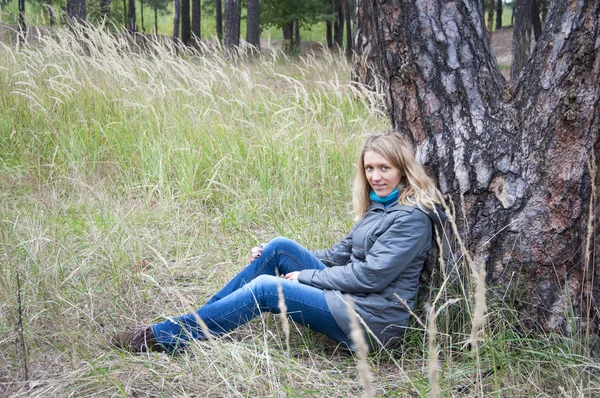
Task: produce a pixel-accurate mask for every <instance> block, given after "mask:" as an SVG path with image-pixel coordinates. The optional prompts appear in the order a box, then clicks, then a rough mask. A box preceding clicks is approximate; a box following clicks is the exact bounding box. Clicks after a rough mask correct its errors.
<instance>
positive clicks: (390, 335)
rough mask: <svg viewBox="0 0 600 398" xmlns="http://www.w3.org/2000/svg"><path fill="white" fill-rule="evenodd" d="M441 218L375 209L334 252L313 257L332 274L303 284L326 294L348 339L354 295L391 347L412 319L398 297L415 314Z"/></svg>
mask: <svg viewBox="0 0 600 398" xmlns="http://www.w3.org/2000/svg"><path fill="white" fill-rule="evenodd" d="M437 213H438V214H435V212H433V211H430V210H428V209H427V208H425V207H423V209H419V208H418V207H414V206H403V205H399V204H395V205H392V206H390V207H388V208H387V209H386V208H385V207H384V206H383V205H382V204H380V203H372V204H371V205H370V206H369V207H368V208H367V211H366V213H365V215H364V217H363V218H362V219H361V220H360V221H358V222H357V223H356V224H355V225H354V227H353V228H352V230H351V231H350V233H349V234H348V236H346V237H345V238H344V239H342V240H341V241H340V242H338V243H337V244H335V246H333V247H332V248H331V249H325V250H315V251H313V254H314V255H315V256H316V257H317V258H319V259H320V260H321V262H322V263H323V264H325V265H326V266H327V268H325V269H323V270H314V269H308V270H303V271H301V272H300V275H299V277H298V281H299V282H300V283H303V284H306V285H310V286H315V287H318V288H320V289H325V290H326V291H325V299H326V300H327V305H328V306H329V310H330V311H331V313H332V315H333V317H334V318H335V320H336V322H337V324H338V325H339V326H340V328H341V329H342V330H343V331H344V332H345V333H346V335H347V336H350V331H351V329H350V318H349V315H348V309H347V305H346V300H345V297H344V296H345V295H346V294H348V295H350V296H351V297H352V300H353V301H354V308H355V309H356V312H357V313H358V315H360V317H361V318H362V320H363V321H364V323H365V324H366V325H367V326H368V328H369V329H370V330H371V332H372V333H373V334H374V335H375V337H376V338H377V339H378V340H379V341H380V342H381V343H382V344H386V343H388V342H389V341H391V340H393V339H394V338H397V337H399V336H400V335H401V334H402V332H403V329H404V326H406V324H407V322H408V319H409V318H410V314H409V312H408V311H407V309H406V308H405V306H404V305H403V304H402V303H401V301H400V300H399V299H398V297H401V298H403V299H404V300H406V302H407V304H408V305H409V306H410V308H411V309H412V308H413V306H414V300H415V296H416V294H417V288H418V286H419V277H420V274H421V270H422V268H423V262H424V261H425V259H426V257H427V254H428V252H429V250H430V249H431V247H432V238H433V235H432V234H433V224H434V223H435V224H440V222H443V220H444V219H445V218H446V216H445V214H444V213H443V212H441V210H439V209H438V210H437ZM440 218H441V219H442V220H440ZM396 295H397V296H398V297H396ZM374 343H375V342H374V341H371V346H372V347H374V346H376V344H374Z"/></svg>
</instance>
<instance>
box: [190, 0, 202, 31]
mask: <svg viewBox="0 0 600 398" xmlns="http://www.w3.org/2000/svg"><path fill="white" fill-rule="evenodd" d="M201 22H202V4H200V0H192V35H193V36H194V37H195V39H196V40H200V37H201V36H200V33H201V32H200V25H201Z"/></svg>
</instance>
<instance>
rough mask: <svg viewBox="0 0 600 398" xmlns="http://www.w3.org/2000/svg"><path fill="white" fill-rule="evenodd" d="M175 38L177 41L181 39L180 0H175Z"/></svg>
mask: <svg viewBox="0 0 600 398" xmlns="http://www.w3.org/2000/svg"><path fill="white" fill-rule="evenodd" d="M173 9H174V10H173V11H174V14H173V40H174V41H175V42H177V41H178V39H179V21H180V19H181V3H180V2H179V0H174V1H173Z"/></svg>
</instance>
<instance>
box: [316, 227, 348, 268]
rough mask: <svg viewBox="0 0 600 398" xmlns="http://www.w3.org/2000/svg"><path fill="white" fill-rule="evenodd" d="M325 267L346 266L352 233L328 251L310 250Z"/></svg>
mask: <svg viewBox="0 0 600 398" xmlns="http://www.w3.org/2000/svg"><path fill="white" fill-rule="evenodd" d="M310 252H311V253H312V254H313V255H314V256H315V257H316V258H318V259H319V260H321V262H322V263H323V264H325V266H327V267H334V266H338V265H346V264H347V263H348V261H350V255H351V253H352V231H350V233H349V234H348V235H346V236H345V237H344V238H343V239H342V240H340V241H339V242H338V243H336V244H335V245H333V247H331V248H329V249H323V250H310Z"/></svg>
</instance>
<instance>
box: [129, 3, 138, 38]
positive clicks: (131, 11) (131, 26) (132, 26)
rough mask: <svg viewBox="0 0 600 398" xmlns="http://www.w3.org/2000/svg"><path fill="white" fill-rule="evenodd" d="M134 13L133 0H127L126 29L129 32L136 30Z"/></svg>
mask: <svg viewBox="0 0 600 398" xmlns="http://www.w3.org/2000/svg"><path fill="white" fill-rule="evenodd" d="M135 14H136V13H135V0H129V7H128V8H127V30H128V31H129V33H135V32H137V24H136V15H135Z"/></svg>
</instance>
